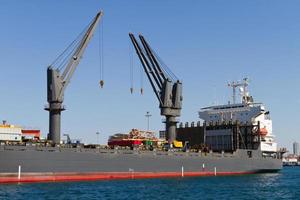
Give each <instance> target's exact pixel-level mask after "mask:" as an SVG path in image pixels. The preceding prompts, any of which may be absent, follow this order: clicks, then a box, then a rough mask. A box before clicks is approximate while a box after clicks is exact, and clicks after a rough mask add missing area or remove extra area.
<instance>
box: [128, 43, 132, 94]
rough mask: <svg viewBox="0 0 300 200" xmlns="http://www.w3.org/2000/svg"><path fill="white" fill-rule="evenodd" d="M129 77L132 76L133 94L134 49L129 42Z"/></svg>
mask: <svg viewBox="0 0 300 200" xmlns="http://www.w3.org/2000/svg"><path fill="white" fill-rule="evenodd" d="M129 76H130V93H131V94H132V93H133V48H132V46H131V44H130V42H129Z"/></svg>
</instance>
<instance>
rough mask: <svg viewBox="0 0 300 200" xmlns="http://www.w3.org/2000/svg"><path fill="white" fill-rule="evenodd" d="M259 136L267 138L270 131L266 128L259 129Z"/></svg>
mask: <svg viewBox="0 0 300 200" xmlns="http://www.w3.org/2000/svg"><path fill="white" fill-rule="evenodd" d="M259 134H260V135H261V136H266V135H267V134H268V130H267V129H266V127H264V128H261V129H259Z"/></svg>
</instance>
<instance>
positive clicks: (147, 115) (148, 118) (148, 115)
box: [145, 111, 152, 131]
mask: <svg viewBox="0 0 300 200" xmlns="http://www.w3.org/2000/svg"><path fill="white" fill-rule="evenodd" d="M151 116H152V115H151V114H150V112H149V111H147V113H146V115H145V117H147V131H149V120H150V117H151Z"/></svg>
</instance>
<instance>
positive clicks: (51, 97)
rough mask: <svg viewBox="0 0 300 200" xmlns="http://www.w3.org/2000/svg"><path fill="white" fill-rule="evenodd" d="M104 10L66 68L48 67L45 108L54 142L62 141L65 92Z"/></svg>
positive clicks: (50, 134) (96, 17) (94, 20)
mask: <svg viewBox="0 0 300 200" xmlns="http://www.w3.org/2000/svg"><path fill="white" fill-rule="evenodd" d="M102 15H103V12H102V11H100V12H99V13H97V15H96V16H95V18H94V19H93V21H92V22H91V23H90V25H89V27H88V29H87V31H86V32H85V34H84V36H83V37H82V39H81V40H80V42H79V44H78V46H77V48H76V49H75V51H74V53H73V54H71V56H70V58H69V61H68V63H67V64H66V65H65V69H64V71H63V72H62V74H60V70H59V69H58V68H54V66H51V65H50V66H49V67H48V68H47V101H48V103H49V106H47V107H46V108H45V110H47V111H49V134H48V139H49V140H52V142H53V143H54V144H59V143H60V118H61V111H63V110H65V109H64V107H63V106H62V103H63V100H64V92H65V90H66V88H67V86H68V84H69V83H70V80H71V78H72V76H73V74H74V72H75V70H76V68H77V66H78V64H79V62H80V60H81V58H82V55H83V53H84V51H85V49H86V47H87V45H88V43H89V41H90V39H91V38H92V36H93V33H94V32H95V29H96V27H97V24H98V23H99V21H100V19H101V17H102Z"/></svg>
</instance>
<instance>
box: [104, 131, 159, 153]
mask: <svg viewBox="0 0 300 200" xmlns="http://www.w3.org/2000/svg"><path fill="white" fill-rule="evenodd" d="M158 142H159V140H158V139H157V137H155V133H154V132H151V131H141V130H138V129H132V130H131V131H130V132H129V133H125V134H124V133H117V134H114V135H112V136H110V137H109V139H108V146H110V147H112V148H114V147H116V146H120V147H131V148H133V147H139V146H142V145H144V146H153V145H157V143H158Z"/></svg>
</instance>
